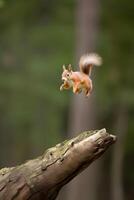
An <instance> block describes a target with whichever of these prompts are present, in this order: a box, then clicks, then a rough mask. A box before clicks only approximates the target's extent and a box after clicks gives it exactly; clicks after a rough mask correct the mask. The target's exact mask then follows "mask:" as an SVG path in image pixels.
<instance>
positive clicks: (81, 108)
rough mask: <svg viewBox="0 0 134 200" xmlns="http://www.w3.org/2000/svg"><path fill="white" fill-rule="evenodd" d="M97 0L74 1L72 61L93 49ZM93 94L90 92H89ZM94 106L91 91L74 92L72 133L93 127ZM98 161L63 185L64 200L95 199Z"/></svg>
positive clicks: (94, 124)
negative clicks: (65, 196) (65, 188)
mask: <svg viewBox="0 0 134 200" xmlns="http://www.w3.org/2000/svg"><path fill="white" fill-rule="evenodd" d="M98 7H99V1H98V0H79V1H78V2H77V16H76V17H77V22H76V23H77V30H76V31H77V36H76V37H77V40H76V61H77V63H78V61H79V58H80V56H81V55H82V54H84V53H87V52H94V50H95V46H96V45H95V44H96V34H97V32H98V10H99V8H98ZM93 93H94V92H93ZM96 112H97V111H96V105H95V97H94V94H92V96H91V97H90V98H89V99H87V98H85V97H84V96H82V95H75V96H74V97H73V100H72V105H71V112H70V124H69V133H71V137H73V136H74V133H76V134H77V133H78V132H81V131H82V130H87V129H89V128H90V129H93V128H95V127H96V124H97V123H96ZM100 165H101V163H100V161H99V162H96V163H94V164H93V165H92V166H91V168H90V169H87V170H86V171H85V172H84V173H82V174H81V175H80V176H79V177H77V178H76V179H75V180H74V181H72V182H71V183H70V184H69V185H68V187H67V200H81V199H82V200H88V199H89V197H90V199H91V200H96V199H97V185H98V179H99V169H100Z"/></svg>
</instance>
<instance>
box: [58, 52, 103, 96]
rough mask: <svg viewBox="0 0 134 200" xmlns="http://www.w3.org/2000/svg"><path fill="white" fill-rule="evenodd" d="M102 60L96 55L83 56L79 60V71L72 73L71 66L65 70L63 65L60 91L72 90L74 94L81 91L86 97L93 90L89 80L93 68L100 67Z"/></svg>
mask: <svg viewBox="0 0 134 200" xmlns="http://www.w3.org/2000/svg"><path fill="white" fill-rule="evenodd" d="M101 64H102V58H101V57H100V56H99V55H98V54H94V53H91V54H85V55H83V56H82V57H81V58H80V61H79V68H80V71H75V72H74V71H73V70H72V67H71V65H68V68H67V69H66V67H65V65H63V73H62V81H63V84H62V85H61V87H60V90H63V89H70V88H73V92H74V93H75V94H78V93H81V92H82V91H83V92H84V93H85V95H86V96H87V97H88V96H89V95H90V94H91V92H92V89H93V86H92V80H91V78H90V75H91V70H92V68H93V66H95V65H96V66H100V65H101Z"/></svg>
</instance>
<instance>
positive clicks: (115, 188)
mask: <svg viewBox="0 0 134 200" xmlns="http://www.w3.org/2000/svg"><path fill="white" fill-rule="evenodd" d="M116 116H117V117H116V122H115V133H117V136H118V141H117V143H116V144H115V146H114V149H113V155H112V168H111V199H112V200H124V199H125V198H124V192H123V191H124V190H123V158H124V149H125V148H124V145H125V139H126V134H127V128H128V113H127V109H126V107H125V106H123V105H121V106H119V109H117V113H116Z"/></svg>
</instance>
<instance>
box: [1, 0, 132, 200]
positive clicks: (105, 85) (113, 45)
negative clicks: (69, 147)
mask: <svg viewBox="0 0 134 200" xmlns="http://www.w3.org/2000/svg"><path fill="white" fill-rule="evenodd" d="M93 51H95V52H98V53H99V54H100V55H101V56H102V57H103V60H104V61H103V66H102V67H100V68H95V69H94V71H93V74H92V78H93V84H94V92H93V94H92V97H91V98H89V99H88V100H87V99H85V98H84V97H83V96H81V95H80V96H74V95H73V94H72V92H71V91H64V92H60V91H59V87H60V84H61V73H62V64H69V63H72V64H73V66H78V61H79V57H80V55H81V54H83V53H85V52H93ZM133 66H134V3H133V2H132V1H131V0H128V1H125V0H109V1H106V0H102V1H99V0H77V1H74V0H64V1H62V0H28V1H25V0H0V168H2V167H5V166H13V165H17V164H20V163H21V162H24V161H25V160H27V159H31V158H34V157H36V156H38V155H40V154H42V153H43V151H44V149H46V148H48V147H50V146H52V145H55V144H56V143H58V142H61V141H62V140H63V139H65V138H68V137H73V136H74V135H75V134H78V133H79V132H81V131H83V130H87V129H100V128H104V127H105V128H106V129H107V131H108V132H110V133H112V134H116V135H118V141H117V143H116V145H114V146H113V147H112V148H111V150H110V151H109V152H107V153H106V154H105V155H104V156H103V157H102V158H101V159H99V161H97V162H95V164H93V165H92V166H91V167H90V168H89V169H87V170H85V172H84V173H82V174H81V175H80V176H78V177H77V178H75V180H74V181H72V182H71V183H69V184H68V185H67V187H65V188H64V189H63V190H62V191H61V193H60V195H59V199H61V200H63V199H65V200H81V199H83V200H90V199H91V200H98V199H99V200H107V199H110V200H133V199H134V121H133V120H134V87H133V86H134V77H133V76H134V75H133ZM75 69H76V68H75Z"/></svg>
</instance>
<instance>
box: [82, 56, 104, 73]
mask: <svg viewBox="0 0 134 200" xmlns="http://www.w3.org/2000/svg"><path fill="white" fill-rule="evenodd" d="M101 64H102V58H101V57H100V56H99V55H98V54H95V53H91V54H85V55H83V56H82V57H81V58H80V62H79V67H80V71H81V72H83V73H84V74H87V75H90V74H91V70H92V67H93V66H94V65H96V66H100V65H101Z"/></svg>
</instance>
